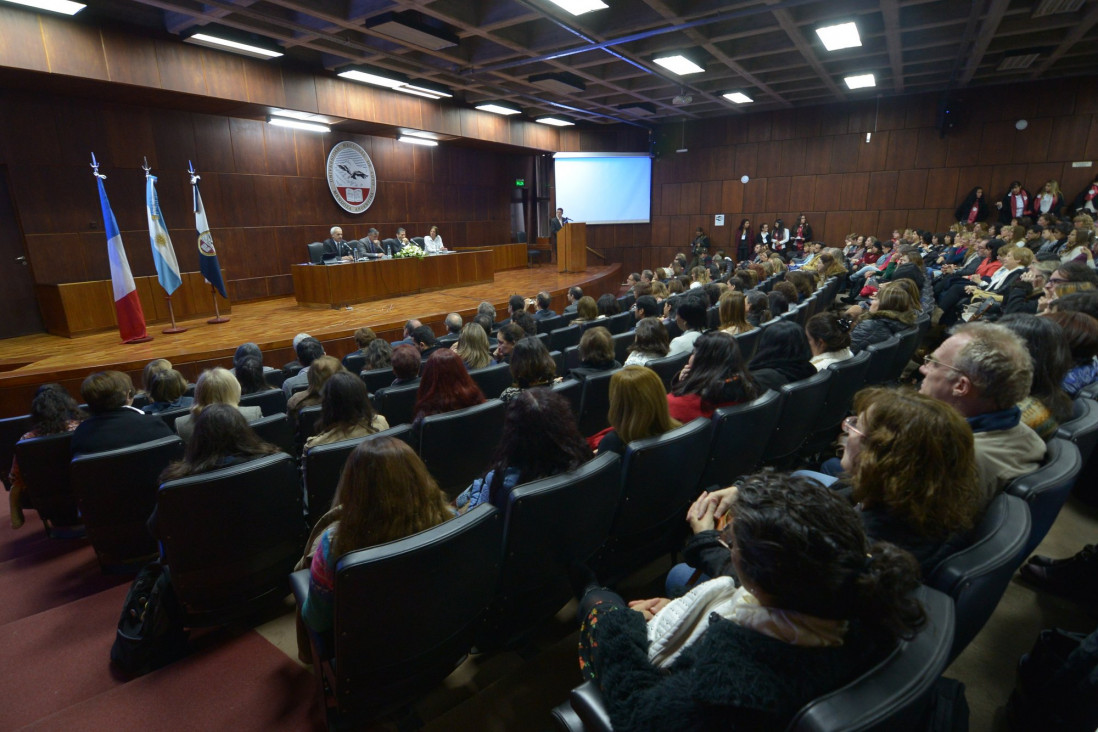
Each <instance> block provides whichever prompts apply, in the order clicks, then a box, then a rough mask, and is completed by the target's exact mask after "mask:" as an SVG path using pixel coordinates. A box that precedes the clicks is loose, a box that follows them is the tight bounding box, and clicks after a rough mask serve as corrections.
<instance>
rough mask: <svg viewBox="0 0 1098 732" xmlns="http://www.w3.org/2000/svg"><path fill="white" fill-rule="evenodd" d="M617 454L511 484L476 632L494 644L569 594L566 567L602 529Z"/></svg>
mask: <svg viewBox="0 0 1098 732" xmlns="http://www.w3.org/2000/svg"><path fill="white" fill-rule="evenodd" d="M620 476H621V458H620V457H619V456H618V455H617V454H616V453H612V452H607V453H604V454H601V455H597V456H596V457H595V458H594V459H592V460H589V461H588V462H587V463H585V464H583V465H581V466H580V467H579V468H577V469H576V470H573V471H571V472H568V473H562V474H560V475H554V476H552V477H550V478H543V479H542V480H536V481H533V482H530V483H524V484H522V485H519V486H516V487H515V488H514V490H512V491H511V493H510V495H509V496H508V499H507V507H506V509H505V520H504V532H503V554H502V556H503V568H502V570H501V572H500V584H499V589H498V591H497V593H496V599H495V601H494V602H493V603H492V607H491V609H490V610H489V613H488V618H487V622H486V623H485V626H484V628H483V629H482V632H481V633H480V634H478V638H477V647H478V648H479V649H481V650H488V649H490V648H498V647H500V646H503V645H506V644H507V642H508V641H509V640H511V639H512V638H514V637H515V636H517V635H521V634H522V633H523V632H524V631H528V630H531V629H533V628H534V627H535V626H536V625H537V624H539V623H541V622H543V621H545V620H548V619H549V618H551V617H552V616H553V615H554V614H556V612H557V611H558V610H560V609H561V607H563V606H564V605H565V604H566V603H567V602H568V601H569V600H570V599H571V598H572V590H571V588H570V585H569V582H568V569H569V567H570V566H571V565H573V564H575V563H578V562H586V561H587V560H588V559H590V558H591V556H592V555H593V554H594V553H595V551H596V550H597V549H598V548H599V547H600V546H602V543H603V541H605V540H606V536H607V535H608V534H609V532H610V524H611V522H612V521H613V520H614V511H615V510H616V509H617V505H618V498H619V494H620V490H621V489H620V481H619V478H620Z"/></svg>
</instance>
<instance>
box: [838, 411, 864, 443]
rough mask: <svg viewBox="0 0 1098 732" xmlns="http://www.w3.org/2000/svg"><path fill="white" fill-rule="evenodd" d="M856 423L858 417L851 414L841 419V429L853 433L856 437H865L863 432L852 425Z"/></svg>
mask: <svg viewBox="0 0 1098 732" xmlns="http://www.w3.org/2000/svg"><path fill="white" fill-rule="evenodd" d="M856 424H858V417H857V416H856V415H853V414H852V415H850V416H849V417H847V418H846V419H844V420H843V431H844V432H846V433H847V434H855V435H857V436H858V437H865V433H864V432H862V431H861V430H860V429H858V428H857V427H855V426H854V425H856Z"/></svg>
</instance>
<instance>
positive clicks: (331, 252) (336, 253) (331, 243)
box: [324, 226, 355, 262]
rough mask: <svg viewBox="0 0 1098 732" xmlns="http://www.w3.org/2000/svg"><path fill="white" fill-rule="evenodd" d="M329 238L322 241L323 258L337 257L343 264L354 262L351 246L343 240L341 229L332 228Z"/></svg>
mask: <svg viewBox="0 0 1098 732" xmlns="http://www.w3.org/2000/svg"><path fill="white" fill-rule="evenodd" d="M328 233H330V234H331V236H330V237H328V238H327V239H325V240H324V256H325V257H337V258H339V259H341V260H343V261H344V262H353V261H354V259H355V258H354V251H353V250H352V249H351V245H350V244H348V243H347V242H346V241H344V240H343V229H341V228H339V227H338V226H333V227H332V228H331V231H329V232H328Z"/></svg>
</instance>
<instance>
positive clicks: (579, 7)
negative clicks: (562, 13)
mask: <svg viewBox="0 0 1098 732" xmlns="http://www.w3.org/2000/svg"><path fill="white" fill-rule="evenodd" d="M549 2H551V3H553V4H554V5H556V6H557V7H559V8H562V9H564V10H567V11H568V12H569V13H571V14H572V15H583V14H584V13H590V12H591V11H592V10H605V9H606V8H608V7H609V6H608V5H607V4H606V3H604V2H603V1H602V0H549Z"/></svg>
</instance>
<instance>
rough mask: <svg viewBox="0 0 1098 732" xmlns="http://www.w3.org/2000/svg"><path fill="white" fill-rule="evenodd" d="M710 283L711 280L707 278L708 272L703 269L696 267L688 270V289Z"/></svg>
mask: <svg viewBox="0 0 1098 732" xmlns="http://www.w3.org/2000/svg"><path fill="white" fill-rule="evenodd" d="M710 282H712V280H711V279H710V278H709V270H708V269H706V268H705V267H701V266H698V267H695V268H694V269H692V270H690V289H694V288H696V287H703V286H705V285H708V284H709V283H710Z"/></svg>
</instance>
